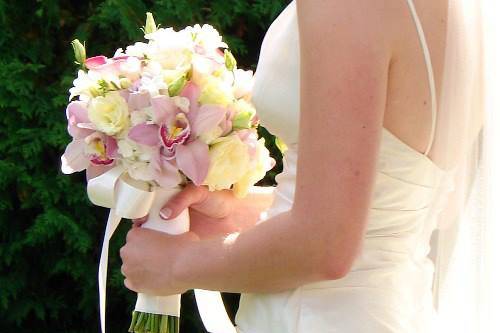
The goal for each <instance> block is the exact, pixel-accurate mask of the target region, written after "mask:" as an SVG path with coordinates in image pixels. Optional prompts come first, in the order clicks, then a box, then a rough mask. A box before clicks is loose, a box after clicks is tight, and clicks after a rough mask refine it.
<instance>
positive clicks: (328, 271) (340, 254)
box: [321, 242, 361, 280]
mask: <svg viewBox="0 0 500 333" xmlns="http://www.w3.org/2000/svg"><path fill="white" fill-rule="evenodd" d="M354 243H355V242H354ZM354 243H350V244H349V245H351V246H349V245H346V244H345V243H344V245H343V246H339V247H336V248H337V250H336V251H334V250H330V251H325V252H324V253H327V255H326V256H324V259H323V263H322V265H321V266H322V267H321V275H322V279H324V280H339V279H342V278H343V277H345V276H346V275H347V274H349V273H350V272H351V270H352V267H353V265H354V262H355V261H356V259H357V258H358V256H359V254H360V253H361V247H360V245H359V244H356V245H355V244H354Z"/></svg>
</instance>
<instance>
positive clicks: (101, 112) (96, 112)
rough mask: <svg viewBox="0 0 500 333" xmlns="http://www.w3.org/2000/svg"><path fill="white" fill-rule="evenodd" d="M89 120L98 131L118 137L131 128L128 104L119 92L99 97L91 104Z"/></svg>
mask: <svg viewBox="0 0 500 333" xmlns="http://www.w3.org/2000/svg"><path fill="white" fill-rule="evenodd" d="M89 119H90V121H91V122H92V123H93V124H94V125H95V127H96V128H97V130H99V131H101V132H103V133H105V134H107V135H110V136H111V135H116V134H118V133H120V132H122V131H123V130H124V129H126V128H128V126H129V111H128V104H127V102H126V101H125V99H124V98H123V97H122V96H121V95H120V93H119V92H117V91H112V92H108V93H107V94H106V95H105V96H97V97H95V98H93V99H92V100H91V102H90V106H89Z"/></svg>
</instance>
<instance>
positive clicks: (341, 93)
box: [120, 0, 430, 295]
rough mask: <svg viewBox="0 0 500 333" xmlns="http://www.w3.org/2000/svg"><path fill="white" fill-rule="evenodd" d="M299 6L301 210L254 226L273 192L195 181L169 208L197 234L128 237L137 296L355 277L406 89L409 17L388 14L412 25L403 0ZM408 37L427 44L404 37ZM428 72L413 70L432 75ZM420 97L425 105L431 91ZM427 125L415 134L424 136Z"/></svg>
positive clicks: (131, 284) (130, 280) (304, 1)
mask: <svg viewBox="0 0 500 333" xmlns="http://www.w3.org/2000/svg"><path fill="white" fill-rule="evenodd" d="M297 6H298V7H297V8H298V20H299V33H300V39H301V50H300V52H301V68H300V70H301V115H300V124H301V127H300V131H299V141H300V143H301V144H300V145H299V152H298V162H297V183H296V194H295V200H294V204H293V207H292V209H291V210H290V211H287V212H285V213H282V214H279V215H276V216H274V217H272V218H269V219H267V220H265V221H264V222H262V223H257V221H258V218H257V216H258V214H259V213H260V212H261V211H262V209H263V208H265V207H268V205H270V202H271V199H270V196H269V195H256V196H254V197H252V198H251V199H244V200H237V199H235V198H234V197H232V194H231V193H230V192H224V193H209V192H208V191H207V190H206V189H205V188H203V187H201V188H194V187H193V186H189V187H187V188H186V190H185V191H183V192H181V194H179V196H178V197H176V198H174V199H173V200H171V201H170V202H169V203H167V205H166V206H167V207H169V208H170V209H171V210H172V211H173V213H172V217H175V216H176V215H177V214H178V213H179V212H180V211H181V210H182V209H184V208H186V207H190V212H191V223H192V230H191V231H190V232H188V233H185V234H183V235H178V236H170V235H166V234H161V233H158V232H155V231H151V230H147V229H143V228H140V224H141V221H140V220H139V221H136V222H135V226H136V227H134V228H132V229H131V230H130V232H129V233H128V235H127V243H126V244H125V246H124V247H123V248H122V249H121V251H120V255H121V257H122V260H123V266H122V273H123V274H124V276H125V277H126V279H125V285H126V286H127V287H128V288H129V289H131V290H134V291H137V292H146V293H154V294H157V295H169V294H175V293H181V292H184V291H186V290H188V289H192V288H201V289H210V290H221V291H227V292H253V293H267V292H279V291H283V290H287V289H291V288H295V287H298V286H301V285H303V284H306V283H310V282H315V281H320V280H325V279H340V278H342V277H344V276H345V275H346V274H347V273H348V272H349V271H350V269H351V267H352V264H353V262H354V260H355V259H356V257H357V256H358V255H359V253H360V250H361V248H362V240H363V234H364V232H365V229H366V224H367V220H368V215H369V208H370V201H371V200H370V199H371V195H372V191H373V187H374V181H375V176H376V168H375V167H376V161H377V157H378V154H379V146H380V140H381V131H382V127H383V126H384V127H389V126H388V124H386V123H385V118H384V115H385V111H386V109H387V107H388V105H391V103H392V104H393V103H394V101H395V99H396V98H400V96H399V94H400V93H401V92H400V91H397V90H391V86H392V85H394V82H391V83H390V82H389V81H390V75H391V74H390V73H391V65H392V64H394V63H396V62H397V61H398V60H400V59H401V57H402V55H401V52H400V50H402V49H404V47H403V46H402V45H400V43H403V42H401V41H400V40H402V39H401V38H399V37H400V36H399V35H398V34H399V30H397V29H394V26H393V25H394V21H396V22H400V21H397V20H396V19H394V20H392V18H391V17H388V15H389V16H392V15H394V16H396V15H397V17H400V16H402V15H403V14H402V13H406V14H405V15H406V21H405V24H406V25H410V26H413V28H414V25H413V22H412V21H411V18H410V19H409V18H408V12H407V10H408V9H407V8H406V7H405V6H406V3H405V2H404V1H401V4H399V7H397V6H394V5H393V2H389V1H387V0H357V1H326V0H298V1H297ZM360 9H362V10H360ZM403 16H404V15H403ZM399 20H401V19H399ZM408 29H409V28H408ZM414 33H415V32H414ZM415 38H417V37H416V36H415ZM410 42H413V43H417V44H416V45H418V40H413V41H409V40H408V38H407V39H405V40H404V43H407V44H408V45H409V43H410ZM409 47H411V48H413V50H414V51H415V45H413V44H412V45H411V46H409ZM415 53H417V52H415ZM318 55H326V56H318ZM420 60H422V59H420ZM424 66H425V65H424V63H423V62H421V63H420V64H419V66H415V65H413V66H411V68H412V70H415V71H418V70H420V71H422V72H424V73H425V67H424ZM407 71H408V69H407ZM399 74H401V73H399ZM406 74H408V72H406ZM419 75H420V74H419ZM415 76H416V77H418V75H417V74H415ZM425 82H426V81H425ZM418 84H419V86H420V85H421V83H418ZM423 89H424V88H423ZM409 91H410V90H409ZM409 91H407V92H406V93H407V94H410V92H409ZM403 93H404V92H403ZM419 96H420V98H422V99H423V100H424V99H425V98H427V99H428V98H429V97H428V88H427V91H424V92H423V93H422V94H421V95H419ZM422 96H424V97H422ZM408 103H409V104H408V105H410V104H411V105H413V104H414V102H413V101H409V102H408ZM423 104H424V103H422V104H421V105H423ZM419 105H420V103H419ZM401 107H402V105H401V104H400V105H399V108H401ZM413 110H414V111H415V112H419V113H420V114H423V115H424V116H423V117H428V118H429V119H430V114H429V112H430V110H429V108H428V106H426V108H425V111H426V112H427V114H426V113H425V112H424V111H423V110H422V109H415V107H414V108H413ZM425 119H427V118H425ZM398 121H399V122H402V118H399V119H398ZM412 121H415V119H414V118H413V119H412ZM422 121H423V122H424V123H425V121H424V120H422ZM393 124H395V123H393ZM427 124H428V125H429V126H428V128H430V123H429V122H427ZM428 128H427V127H426V128H423V129H421V130H419V131H418V135H415V137H414V138H413V139H415V140H418V137H420V136H421V137H426V139H425V140H427V137H428V132H425V131H428ZM425 133H427V134H425ZM425 144H426V141H421V142H419V145H423V146H425ZM319 175H320V176H319ZM325 198H328V199H327V200H326V199H325ZM242 212H244V213H242ZM244 216H249V217H247V218H244ZM166 223H168V222H166Z"/></svg>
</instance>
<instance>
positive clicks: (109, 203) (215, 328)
mask: <svg viewBox="0 0 500 333" xmlns="http://www.w3.org/2000/svg"><path fill="white" fill-rule="evenodd" d="M146 185H147V184H145V183H142V182H138V181H135V180H133V179H131V178H130V177H128V176H127V175H126V174H125V173H124V169H123V167H120V166H117V167H115V168H113V169H111V170H109V171H107V172H106V173H104V174H102V175H100V176H98V177H96V178H93V179H90V180H89V182H88V185H87V193H88V196H89V199H90V200H91V201H92V203H94V204H95V205H98V206H102V207H107V208H110V213H109V217H108V221H107V224H106V231H105V234H104V240H103V244H102V250H101V259H100V262H99V276H98V277H99V301H100V302H99V304H100V318H101V331H102V333H105V327H106V311H105V310H106V278H107V267H108V250H109V241H110V239H111V237H112V235H113V233H114V232H115V230H116V228H117V227H118V225H119V223H120V221H121V219H122V218H128V219H136V218H140V217H143V216H145V215H147V214H149V215H150V219H149V220H148V222H147V223H146V224H147V225H146V226H145V227H147V228H150V229H154V230H159V231H162V232H168V233H169V234H179V233H182V232H186V231H187V230H189V215H188V212H187V210H186V211H185V212H183V213H182V214H181V215H180V216H179V217H178V218H177V219H175V220H174V221H170V222H168V223H166V222H164V221H161V220H159V219H158V218H157V216H158V212H159V209H160V208H161V206H162V205H163V204H164V203H165V202H166V201H167V200H168V198H169V197H170V196H172V195H173V194H175V192H176V191H178V189H161V188H156V189H153V190H150V189H149V188H148V186H146ZM195 296H196V302H197V306H198V310H199V312H200V316H201V318H202V321H203V324H204V325H205V328H206V330H207V331H208V332H210V333H236V329H235V327H234V326H233V325H232V323H231V321H230V319H229V317H228V316H227V313H226V311H225V308H224V304H223V302H222V298H221V295H220V293H219V292H216V291H208V290H198V289H197V290H195ZM141 313H149V314H157V315H160V316H165V315H166V316H174V317H177V318H176V320H177V324H176V321H175V320H173V321H172V320H171V321H170V322H168V321H167V323H166V324H164V325H167V326H168V324H170V325H171V326H170V331H169V332H174V331H175V330H178V317H179V316H180V295H173V296H167V297H157V296H153V295H144V294H140V295H139V297H138V300H137V304H136V311H135V315H134V316H133V321H134V319H135V320H136V321H138V320H139V319H141V318H139V317H140V314H141ZM134 317H135V318H134ZM143 317H144V315H143ZM150 318H151V319H150V323H151V325H152V326H155V327H156V326H158V327H160V328H161V326H162V324H163V323H164V321H162V320H161V317H160V319H158V317H157V316H156V317H155V316H152V317H151V316H150ZM144 320H145V318H142V321H144Z"/></svg>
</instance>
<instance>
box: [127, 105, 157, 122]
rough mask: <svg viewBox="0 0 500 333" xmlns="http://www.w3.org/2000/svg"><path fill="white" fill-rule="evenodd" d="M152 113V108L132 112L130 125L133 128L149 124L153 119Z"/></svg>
mask: <svg viewBox="0 0 500 333" xmlns="http://www.w3.org/2000/svg"><path fill="white" fill-rule="evenodd" d="M151 113H152V109H151V107H148V108H145V109H142V110H137V111H133V112H131V113H130V123H131V125H132V127H133V126H136V125H139V124H144V123H146V122H148V121H149V120H150V119H152V115H151Z"/></svg>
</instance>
